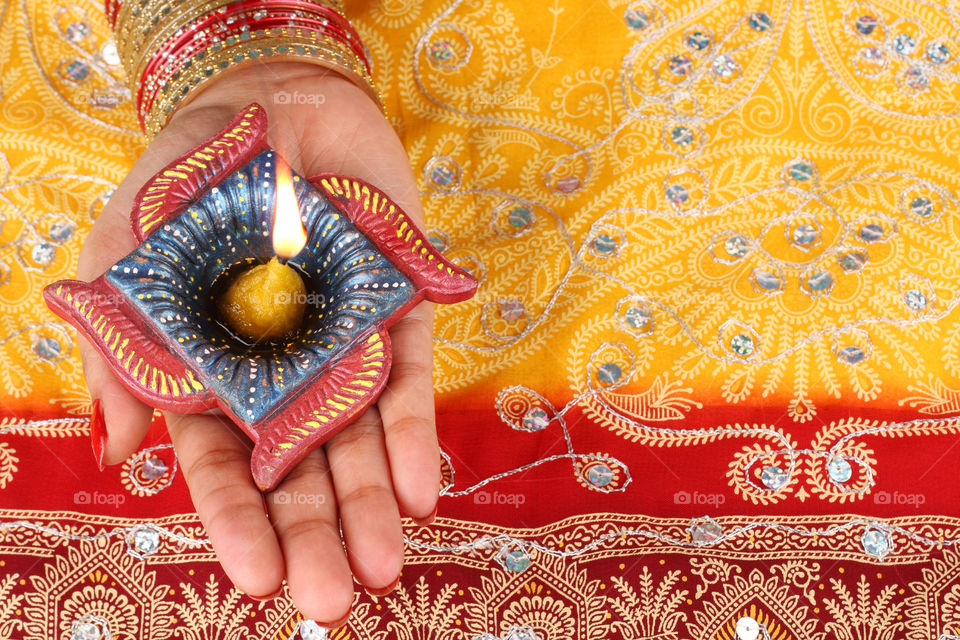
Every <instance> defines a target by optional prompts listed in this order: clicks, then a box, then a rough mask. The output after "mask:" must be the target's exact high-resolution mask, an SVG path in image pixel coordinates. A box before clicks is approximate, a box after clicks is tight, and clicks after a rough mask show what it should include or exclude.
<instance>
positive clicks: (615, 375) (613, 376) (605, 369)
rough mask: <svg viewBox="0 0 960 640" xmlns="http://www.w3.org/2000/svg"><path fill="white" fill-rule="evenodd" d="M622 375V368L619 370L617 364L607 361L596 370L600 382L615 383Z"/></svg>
mask: <svg viewBox="0 0 960 640" xmlns="http://www.w3.org/2000/svg"><path fill="white" fill-rule="evenodd" d="M622 375H623V370H621V369H620V367H619V366H618V365H616V364H614V363H612V362H608V363H607V364H605V365H603V366H601V367H600V368H599V369H598V370H597V378H598V379H599V380H600V382H602V383H604V384H607V385H611V384H614V383H616V382H617V380H619V379H620V376H622Z"/></svg>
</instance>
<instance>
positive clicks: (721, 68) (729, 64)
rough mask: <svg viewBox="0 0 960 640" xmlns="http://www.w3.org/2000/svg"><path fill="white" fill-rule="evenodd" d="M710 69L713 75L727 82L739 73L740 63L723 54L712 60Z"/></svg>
mask: <svg viewBox="0 0 960 640" xmlns="http://www.w3.org/2000/svg"><path fill="white" fill-rule="evenodd" d="M712 68H713V72H714V73H715V74H717V75H718V76H720V77H721V78H723V79H724V80H727V79H729V78H732V77H733V76H735V75H736V74H737V73H738V72H739V71H740V63H739V62H737V61H736V60H734V59H733V58H731V57H730V56H728V55H725V54H724V55H720V56H717V57H716V58H715V59H714V60H713V65H712Z"/></svg>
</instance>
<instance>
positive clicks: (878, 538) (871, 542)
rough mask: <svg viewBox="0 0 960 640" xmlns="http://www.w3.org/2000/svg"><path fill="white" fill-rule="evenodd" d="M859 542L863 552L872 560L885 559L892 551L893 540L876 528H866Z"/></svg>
mask: <svg viewBox="0 0 960 640" xmlns="http://www.w3.org/2000/svg"><path fill="white" fill-rule="evenodd" d="M860 542H861V543H862V544H863V550H864V551H865V552H866V553H867V555H870V556H873V557H874V558H879V559H883V558H886V557H887V556H888V555H890V552H891V551H893V540H891V538H890V534H889V533H887V532H886V531H882V530H880V529H878V528H876V527H867V530H866V531H864V532H863V536H861V538H860Z"/></svg>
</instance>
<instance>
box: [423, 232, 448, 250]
mask: <svg viewBox="0 0 960 640" xmlns="http://www.w3.org/2000/svg"><path fill="white" fill-rule="evenodd" d="M427 242H429V243H430V246H431V247H433V248H434V249H436V250H437V251H441V252H442V251H446V249H447V241H446V240H445V239H444V238H443V237H442V236H439V235H437V234H436V233H430V234H427Z"/></svg>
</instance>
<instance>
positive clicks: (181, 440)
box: [164, 413, 284, 597]
mask: <svg viewBox="0 0 960 640" xmlns="http://www.w3.org/2000/svg"><path fill="white" fill-rule="evenodd" d="M164 415H165V417H166V419H167V430H168V431H169V432H170V439H171V441H172V442H173V446H174V448H175V449H176V452H177V458H178V459H179V461H180V465H181V467H182V469H183V474H184V477H185V478H186V481H187V486H188V487H189V488H190V496H191V498H193V505H194V507H196V509H197V513H198V514H199V516H200V520H201V521H202V522H203V526H204V527H205V528H206V530H207V535H208V536H209V537H210V542H211V544H212V545H213V548H214V551H216V553H217V557H218V558H219V560H220V564H221V565H223V569H224V571H226V573H227V576H228V577H229V578H230V579H231V580H232V581H233V583H234V584H235V585H236V586H237V588H238V589H240V590H241V591H243V592H244V593H247V594H250V595H252V596H254V597H264V596H268V595H270V594H273V593H275V592H276V591H277V590H278V589H279V588H280V583H281V581H282V580H283V574H284V569H283V555H282V554H281V552H280V545H279V543H278V542H277V536H276V535H275V534H274V531H273V527H272V526H271V525H270V521H269V520H268V519H267V514H266V512H265V511H264V508H263V497H262V495H261V494H260V491H259V490H258V489H257V487H256V485H254V483H253V476H252V475H251V473H250V445H249V444H248V443H247V442H246V441H245V440H244V439H243V437H242V436H241V435H240V433H239V432H238V431H237V429H236V427H235V426H233V425H232V424H229V423H228V422H227V421H226V419H225V418H221V417H218V416H210V415H192V416H183V415H179V414H173V413H165V414H164Z"/></svg>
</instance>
